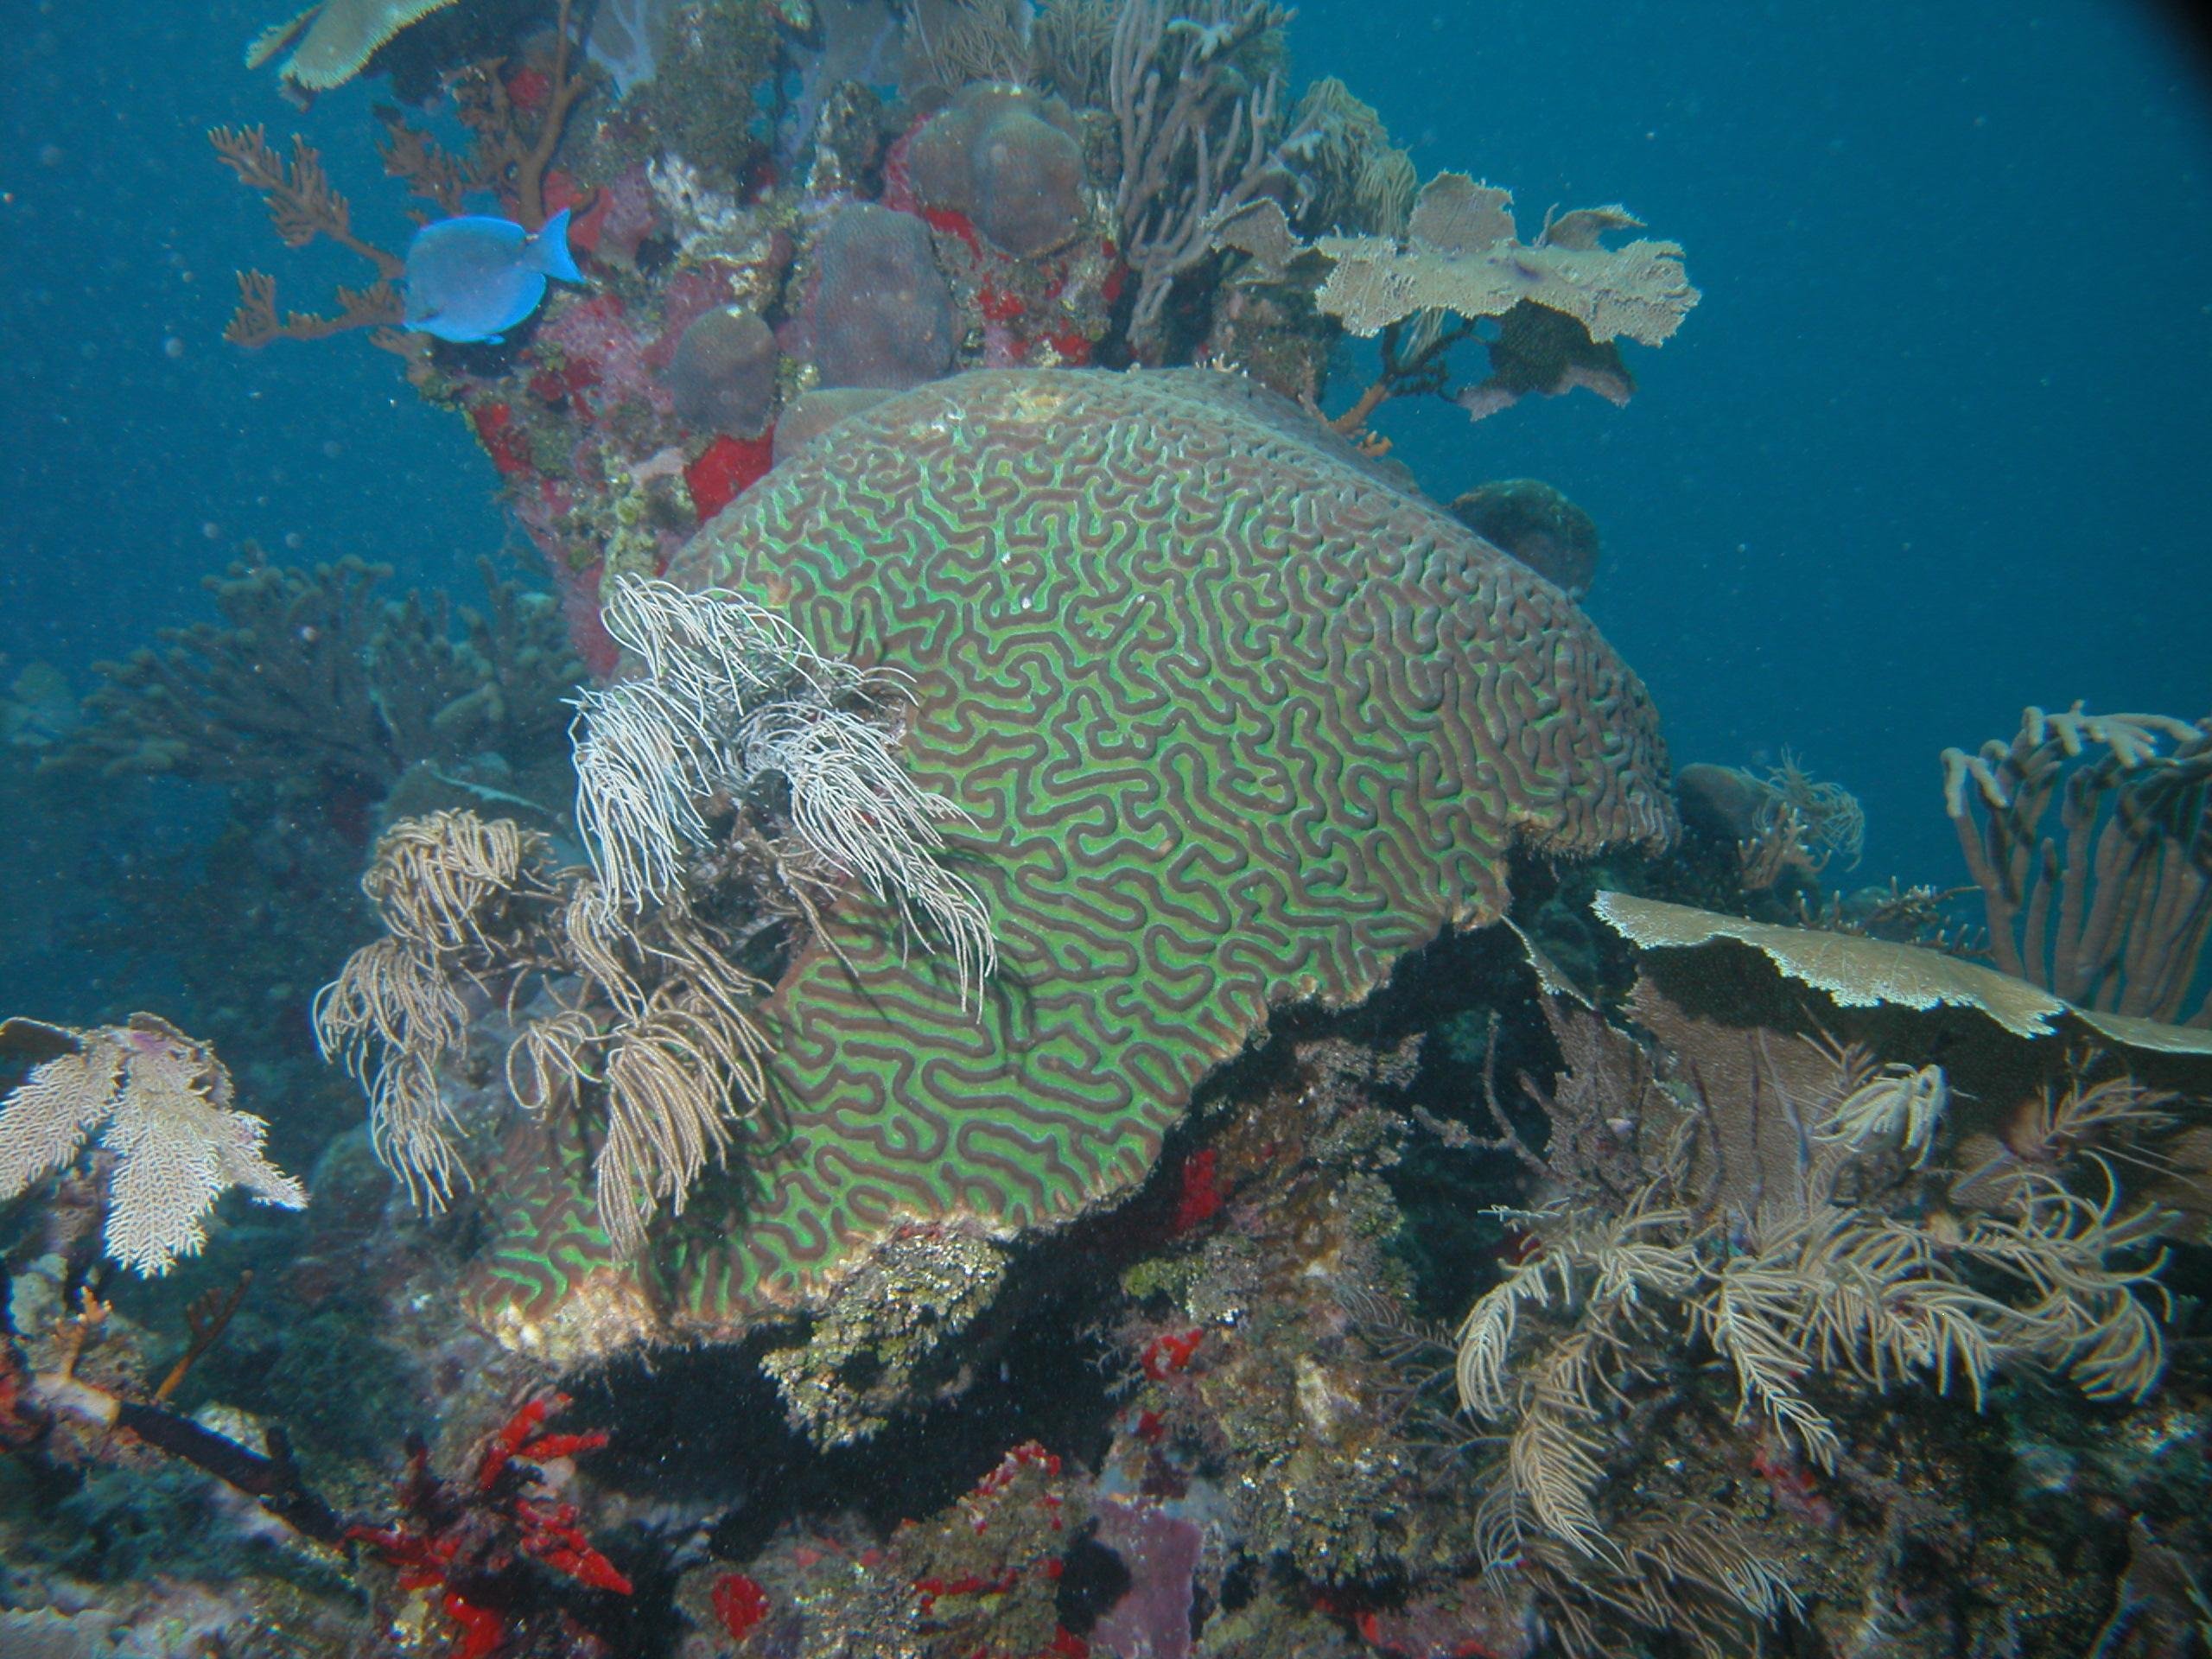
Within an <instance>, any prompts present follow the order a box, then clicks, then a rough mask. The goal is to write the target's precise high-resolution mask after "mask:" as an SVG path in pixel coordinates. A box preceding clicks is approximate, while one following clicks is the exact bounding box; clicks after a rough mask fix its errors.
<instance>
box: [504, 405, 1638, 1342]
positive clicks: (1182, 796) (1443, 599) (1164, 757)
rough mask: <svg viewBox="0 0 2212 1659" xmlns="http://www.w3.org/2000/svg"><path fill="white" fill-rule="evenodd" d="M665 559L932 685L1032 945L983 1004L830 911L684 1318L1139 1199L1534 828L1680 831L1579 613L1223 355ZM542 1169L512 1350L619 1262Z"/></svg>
mask: <svg viewBox="0 0 2212 1659" xmlns="http://www.w3.org/2000/svg"><path fill="white" fill-rule="evenodd" d="M830 448H834V454H832V453H826V451H828V450H829V449H830ZM669 575H670V578H671V581H673V582H677V583H679V584H681V585H683V586H685V587H688V588H692V589H694V590H696V591H704V590H709V589H715V590H722V591H728V592H730V593H733V594H737V595H741V596H743V597H745V598H747V599H749V600H751V601H753V602H755V603H760V604H763V605H766V606H769V607H772V608H773V609H775V610H776V611H778V612H779V613H781V614H782V615H783V616H785V618H786V619H787V620H789V621H790V622H791V624H792V625H793V626H795V627H797V628H798V631H799V632H800V633H801V634H802V635H803V636H804V638H805V639H807V640H808V641H809V642H810V645H811V646H812V647H813V648H814V649H815V650H817V651H819V652H823V653H830V654H835V655H836V656H839V657H841V658H844V659H846V660H849V661H851V662H854V663H855V664H861V665H862V666H864V667H880V668H884V669H889V670H896V671H899V672H900V673H902V674H904V675H906V676H908V677H911V684H912V690H913V693H914V696H915V705H914V708H913V709H912V715H911V717H910V718H909V719H908V721H907V722H906V729H905V734H904V741H903V748H902V750H901V756H900V758H901V760H903V762H904V764H905V765H906V767H907V768H908V770H909V771H910V772H911V774H912V779H913V781H914V782H915V784H916V785H918V786H919V787H921V788H924V789H927V790H932V791H939V792H940V793H942V794H943V795H944V796H945V797H947V798H950V800H951V801H952V802H954V803H957V805H958V806H959V807H960V808H962V809H963V810H964V811H965V813H966V814H967V815H968V816H969V818H970V819H971V820H972V823H971V825H970V826H969V828H967V829H964V830H955V831H951V832H950V834H949V842H950V845H949V846H948V848H947V850H946V853H945V855H944V856H945V857H946V858H947V859H948V860H949V861H950V866H951V868H956V869H957V871H958V872H959V874H960V875H961V876H962V877H963V879H964V880H966V881H967V882H969V884H971V886H972V887H973V889H974V891H975V892H976V894H977V895H979V897H980V899H981V900H982V903H983V904H984V905H985V906H987V907H988V912H989V918H990V922H991V925H992V927H993V930H994V932H995V938H996V941H997V948H998V959H999V963H1000V964H1001V965H1000V967H999V969H998V971H997V972H996V973H995V975H994V976H992V977H991V978H990V979H989V980H988V982H987V983H986V985H985V988H984V995H983V996H982V1000H981V1002H980V1005H979V1003H978V1001H977V999H976V996H975V995H974V987H973V985H972V983H969V982H963V976H962V974H961V970H960V965H959V964H957V963H956V962H955V961H954V960H953V958H952V957H951V955H950V953H945V954H932V953H931V952H929V951H927V950H922V949H916V948H913V947H912V941H911V939H910V938H908V937H906V934H905V932H904V931H903V930H902V928H901V926H900V925H899V917H898V914H897V912H895V910H893V909H890V908H888V907H887V906H884V905H882V904H880V903H878V902H876V901H874V899H871V898H870V897H869V895H868V894H867V893H860V892H849V893H847V894H846V895H845V896H844V897H843V898H842V899H841V900H840V901H839V903H838V905H837V906H836V908H835V910H834V911H831V912H826V913H825V915H824V917H823V936H822V937H821V938H818V939H817V941H816V942H814V943H813V944H810V945H809V946H808V947H807V948H806V949H805V950H804V951H803V952H802V954H801V955H800V956H799V957H798V959H797V960H796V961H795V962H794V963H793V964H792V965H791V968H790V969H789V970H788V971H787V972H786V973H785V976H784V978H783V981H782V982H781V983H780V985H779V987H778V988H776V991H775V993H774V995H772V998H770V1000H769V1001H767V1002H766V1004H765V1006H764V1007H763V1008H762V1010H761V1018H762V1020H763V1024H764V1029H766V1031H767V1033H768V1034H769V1036H770V1039H771V1042H772V1047H773V1050H774V1057H773V1058H772V1062H771V1065H772V1074H773V1075H772V1093H773V1094H774V1096H775V1097H776V1100H777V1103H778V1126H777V1127H778V1132H777V1134H776V1135H774V1136H773V1137H772V1138H768V1139H765V1140H763V1141H760V1142H759V1143H757V1144H754V1145H752V1146H749V1147H747V1149H746V1151H745V1153H744V1156H743V1160H742V1167H741V1169H740V1170H739V1171H737V1172H736V1173H735V1175H734V1181H735V1183H737V1184H738V1185H739V1189H740V1190H738V1191H734V1192H729V1193H728V1194H727V1195H726V1196H725V1197H724V1198H721V1199H719V1200H716V1199H713V1198H709V1196H708V1195H707V1194H704V1193H702V1201H701V1202H700V1203H698V1204H697V1205H696V1206H695V1208H694V1210H693V1211H691V1212H690V1214H688V1215H687V1216H686V1217H685V1225H684V1227H683V1230H682V1232H681V1234H680V1236H676V1237H674V1238H672V1239H671V1249H669V1250H668V1251H664V1254H663V1255H662V1256H661V1258H660V1261H659V1263H658V1266H659V1268H661V1269H663V1270H664V1272H665V1273H666V1274H667V1277H666V1279H665V1281H664V1282H665V1285H666V1288H667V1290H668V1292H669V1293H670V1298H671V1304H670V1306H668V1307H667V1310H666V1311H667V1316H668V1318H669V1319H670V1324H671V1334H677V1335H686V1336H692V1337H702V1338H718V1337H720V1338H727V1337H729V1336H733V1335H734V1334H735V1333H737V1332H740V1331H741V1330H743V1329H745V1328H747V1326H748V1325H750V1324H752V1323H753V1322H754V1321H756V1320H758V1319H760V1318H762V1317H764V1316H768V1317H773V1316H774V1314H775V1313H777V1311H778V1310H780V1309H787V1308H790V1307H791V1306H797V1305H802V1304H806V1305H818V1304H819V1303H820V1301H821V1300H822V1299H823V1297H824V1295H826V1294H828V1293H829V1291H830V1290H831V1289H832V1288H833V1287H835V1286H836V1284H838V1283H839V1282H841V1281H846V1280H848V1279H849V1277H850V1276H851V1274H853V1272H854V1271H855V1268H857V1267H858V1266H859V1265H860V1264H861V1263H862V1262H866V1261H868V1260H870V1259H872V1258H873V1257H874V1255H876V1254H877V1253H879V1252H880V1250H881V1249H883V1248H884V1247H886V1246H887V1244H888V1243H890V1242H891V1241H892V1240H893V1239H894V1238H897V1237H901V1236H905V1237H912V1236H914V1234H913V1229H915V1228H916V1227H918V1226H919V1227H923V1228H925V1229H931V1228H936V1227H950V1228H954V1229H958V1230H964V1231H969V1232H979V1233H982V1234H986V1235H991V1236H1001V1237H1003V1236H1013V1235H1015V1234H1018V1233H1020V1232H1022V1231H1024V1230H1030V1229H1034V1228H1039V1227H1043V1226H1046V1225H1050V1224H1055V1223H1058V1222H1063V1221H1065V1220H1067V1219H1069V1218H1071V1217H1075V1216H1077V1215H1078V1214H1080V1213H1082V1212H1084V1211H1087V1210H1090V1209H1091V1208H1093V1207H1094V1206H1096V1205H1099V1204H1101V1203H1102V1202H1104V1201H1108V1200H1110V1199H1113V1198H1117V1197H1119V1196H1121V1195H1123V1194H1126V1193H1128V1192H1130V1191H1131V1190H1132V1189H1133V1188H1134V1187H1135V1185H1136V1184H1137V1183H1138V1182H1140V1181H1141V1179H1143V1178H1144V1177H1145V1175H1146V1174H1147V1172H1148V1171H1149V1170H1150V1169H1151V1168H1152V1166H1153V1165H1154V1162H1155V1160H1157V1158H1158V1155H1159V1154H1160V1147H1161V1142H1162V1138H1163V1136H1164V1135H1166V1133H1167V1131H1168V1130H1169V1129H1170V1128H1172V1127H1173V1125H1174V1124H1175V1123H1176V1122H1178V1121H1179V1119H1180V1118H1181V1117H1182V1116H1183V1115H1184V1113H1185V1110H1186V1109H1187V1108H1188V1106H1189V1104H1190V1102H1191V1100H1192V1093H1193V1090H1195V1089H1196V1088H1197V1087H1198V1084H1200V1083H1201V1081H1202V1080H1204V1079H1205V1077H1206V1076H1207V1075H1208V1074H1209V1073H1210V1072H1211V1071H1213V1070H1214V1069H1215V1068H1216V1067H1217V1066H1218V1065H1221V1064H1222V1063H1223V1062H1224V1061H1225V1060H1227V1059H1229V1058H1231V1057H1233V1056H1235V1055H1236V1054H1237V1053H1238V1052H1240V1051H1242V1050H1243V1048H1244V1047H1245V1046H1246V1045H1247V1044H1248V1043H1249V1042H1250V1041H1252V1040H1254V1039H1255V1038H1256V1037H1258V1036H1259V1035H1261V1034H1262V1033H1264V1031H1265V1030H1266V1028H1267V1026H1268V1020H1269V1017H1270V1014H1271V1011H1272V1010H1274V1009H1275V1008H1277V1007H1281V1006H1284V1005H1286V1004H1290V1003H1294V1002H1307V1003H1319V1004H1320V1005H1322V1006H1325V1007H1347V1006H1350V1005H1352V1004H1355V1003H1357V1002H1358V1001H1361V1000H1362V999H1363V998H1364V997H1366V996H1367V995H1369V994H1370V992H1372V991H1373V990H1374V989H1375V988H1376V987H1377V986H1378V985H1380V984H1381V983H1383V981H1384V980H1386V979H1387V978H1388V976H1389V974H1390V972H1391V970H1392V968H1393V966H1394V964H1395V963H1396V962H1397V961H1398V959H1399V958H1400V957H1402V955H1403V954H1404V953H1405V952H1407V951H1408V950H1414V949H1416V948H1418V947H1419V946H1421V945H1422V944H1425V943H1427V942H1428V941H1429V940H1431V939H1433V938H1435V936H1436V935H1437V934H1438V932H1439V931H1440V930H1442V929H1446V928H1452V927H1467V926H1473V925H1481V924H1484V923H1487V922H1490V921H1492V920H1495V919H1496V918H1498V917H1499V916H1501V915H1502V914H1503V913H1504V911H1505V909H1506V907H1507V905H1508V902H1509V894H1508V892H1507V870H1508V865H1509V861H1510V855H1511V854H1512V853H1513V851H1514V850H1515V849H1516V846H1518V847H1526V848H1529V849H1535V850H1537V851H1541V852H1548V853H1553V854H1559V855H1584V854H1590V853H1594V852H1596V851H1598V850H1599V849H1603V848H1605V847H1609V846H1617V845H1620V844H1623V843H1642V844H1647V845H1649V844H1659V843H1663V842H1666V841H1667V840H1668V839H1669V836H1671V835H1672V833H1673V829H1674V821H1673V816H1672V809H1671V806H1670V804H1669V797H1668V791H1667V781H1666V759H1665V751H1664V747H1663V745H1662V741H1661V740H1660V738H1659V735H1658V730H1657V720H1656V714H1655V712H1654V710H1653V709H1652V706H1651V703H1650V702H1649V698H1648V697H1647V696H1646V694H1645V692H1644V690H1643V685H1642V684H1641V683H1640V682H1639V681H1638V680H1637V677H1635V675H1634V674H1633V673H1631V672H1630V671H1629V670H1628V669H1627V668H1626V667H1625V666H1624V664H1622V663H1621V661H1620V659H1619V658H1618V657H1617V656H1615V655H1614V653H1613V652H1612V651H1611V648H1610V647H1608V646H1607V645H1606V644H1605V641H1604V640H1603V639H1600V638H1599V635H1598V633H1597V632H1596V630H1595V629H1594V628H1593V627H1592V626H1591V625H1590V623H1589V622H1588V620H1586V618H1585V617H1584V616H1583V615H1582V614H1581V613H1580V611H1578V610H1577V609H1576V608H1575V607H1573V604H1572V603H1570V602H1569V601H1567V599H1566V598H1565V597H1564V596H1563V595H1562V594H1560V592H1559V590H1558V589H1557V588H1554V587H1552V586H1551V585H1550V584H1548V583H1546V582H1541V581H1540V580H1538V579H1537V578H1535V576H1533V575H1530V574H1529V572H1528V571H1527V570H1526V569H1523V568H1522V567H1521V566H1520V565H1518V564H1516V563H1514V562H1512V561H1511V560H1510V559H1508V558H1506V557H1504V556H1503V555H1501V554H1499V553H1498V552H1497V550H1495V549H1493V548H1491V547H1490V546H1489V545H1488V544H1487V543H1484V542H1482V541H1481V540H1479V539H1478V538H1477V537H1474V536H1472V535H1471V534H1470V533H1469V532H1468V531H1465V529H1464V528H1463V527H1462V526H1460V525H1459V524H1457V523H1456V522H1455V521H1454V520H1453V519H1452V518H1451V517H1450V516H1449V515H1448V514H1446V513H1445V512H1442V511H1441V510H1440V509H1438V508H1436V507H1435V506H1433V505H1430V504H1429V503H1427V502H1426V501H1424V500H1421V499H1417V498H1415V497H1414V496H1412V495H1409V494H1408V493H1403V492H1402V490H1401V489H1399V488H1398V487H1396V486H1395V485H1394V484H1393V483H1392V482H1391V481H1390V480H1389V478H1388V476H1387V475H1386V474H1384V473H1383V471H1382V470H1381V469H1380V468H1379V467H1375V466H1373V465H1372V464H1370V462H1368V461H1365V460H1364V459H1363V458H1362V457H1361V456H1360V455H1359V454H1357V452H1356V451H1354V450H1353V449H1352V448H1351V447H1350V446H1348V445H1346V444H1344V443H1343V442H1340V441H1338V440H1336V439H1335V438H1333V437H1332V436H1331V435H1328V434H1326V433H1325V432H1324V431H1322V430H1321V429H1318V428H1317V427H1316V426H1315V424H1314V423H1313V422H1312V421H1311V420H1310V418H1309V417H1307V416H1305V415H1304V414H1303V413H1302V412H1300V410H1298V409H1297V408H1296V407H1295V406H1294V405H1292V404H1288V403H1287V402H1285V401H1283V400H1281V399H1279V398H1276V397H1273V396H1271V395H1269V394H1267V393H1265V392H1262V391H1259V390H1257V389H1256V388H1255V387H1253V386H1252V385H1250V384H1249V383H1248V382H1245V381H1243V380H1241V379H1237V378H1232V377H1230V376H1226V375H1222V374H1217V373H1213V372H1198V371H1174V372H1162V373H1147V374H1144V375H1141V376H1127V375H1109V374H1103V373H1091V372H1020V371H1014V372H978V373H973V374H967V375H962V376H959V377H957V378H953V379H950V380H947V381H944V382H941V383H939V384H937V385H931V386H927V387H924V388H921V389H918V390H917V391H912V392H909V393H906V394H905V395H903V396H900V397H893V398H890V399H887V400H886V401H884V402H882V403H880V404H877V405H876V406H874V408H871V409H868V410H861V411H860V412H858V413H855V414H853V415H851V416H849V417H848V418H847V419H846V420H845V421H844V422H843V423H842V424H841V425H840V427H839V429H838V437H837V442H836V444H835V445H834V447H833V446H816V447H813V448H810V449H808V450H805V451H804V452H802V453H799V454H795V455H792V456H791V457H789V458H788V459H786V460H785V462H784V464H783V465H781V466H779V467H778V468H777V469H776V470H775V471H774V472H773V473H772V474H770V475H769V476H768V477H767V478H766V480H763V481H762V482H761V483H760V485H759V486H755V487H754V488H753V490H752V491H751V492H749V493H747V495H746V496H745V497H744V498H743V499H741V500H740V501H739V502H738V503H737V504H736V505H734V506H733V507H732V508H731V509H730V510H729V511H728V512H726V513H725V514H723V515H722V516H721V518H719V519H717V520H715V522H714V523H713V524H710V525H709V526H707V527H706V528H705V529H703V530H702V531H701V533H700V535H699V536H698V537H696V538H695V539H694V540H693V542H692V543H690V546H689V547H688V548H687V549H686V550H684V552H683V554H682V555H680V556H678V558H677V561H676V562H675V563H674V564H673V565H672V566H671V569H670V572H669ZM524 1173H526V1174H529V1175H531V1177H532V1178H533V1179H534V1185H533V1188H532V1190H531V1196H530V1197H528V1198H524V1197H523V1196H522V1195H521V1193H520V1192H518V1190H515V1189H507V1190H504V1191H502V1192H500V1194H499V1206H498V1209H499V1214H498V1216H497V1217H496V1218H495V1220H496V1225H495V1234H496V1235H497V1236H495V1237H494V1239H493V1243H492V1247H491V1255H490V1256H489V1258H488V1259H487V1262H486V1267H487V1268H488V1272H489V1275H490V1282H488V1283H487V1282H486V1281H484V1280H480V1281H479V1288H478V1289H477V1290H476V1291H475V1292H474V1300H476V1303H477V1306H478V1311H479V1313H480V1315H483V1316H486V1317H487V1318H488V1319H489V1321H490V1322H491V1323H492V1324H493V1325H494V1326H495V1327H499V1328H505V1329H508V1330H513V1329H517V1328H522V1327H536V1328H544V1326H545V1322H546V1321H548V1320H552V1319H562V1316H563V1309H564V1307H565V1306H566V1304H567V1303H568V1302H569V1300H570V1299H571V1298H572V1297H573V1296H577V1295H590V1294H596V1293H593V1292H592V1291H591V1290H590V1289H589V1286H588V1281H590V1280H591V1279H592V1278H593V1276H594V1274H595V1273H598V1272H599V1271H600V1270H601V1269H602V1268H606V1267H607V1266H608V1265H610V1263H611V1258H610V1257H609V1256H608V1255H607V1253H606V1252H605V1251H604V1250H603V1249H598V1248H597V1247H595V1246H594V1244H593V1243H592V1241H591V1236H590V1235H591V1232H592V1230H591V1228H590V1226H589V1223H588V1209H589V1199H588V1196H587V1195H584V1194H582V1193H581V1192H575V1191H573V1190H570V1189H569V1188H568V1187H567V1186H564V1184H563V1181H562V1180H561V1179H559V1178H558V1177H557V1176H554V1177H553V1178H552V1179H545V1178H546V1177H547V1176H548V1174H549V1170H548V1168H547V1166H546V1164H545V1163H544V1162H543V1161H542V1160H541V1161H538V1162H537V1164H536V1166H535V1168H534V1169H531V1170H527V1171H525V1172H524ZM501 1185H502V1186H503V1187H504V1186H505V1180H504V1176H503V1177H502V1178H501ZM709 1214H711V1215H713V1217H715V1219H714V1221H713V1222H711V1223H710V1222H709V1221H708V1220H707V1219H706V1217H708V1216H709ZM567 1322H568V1321H566V1320H563V1323H567Z"/></svg>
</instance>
